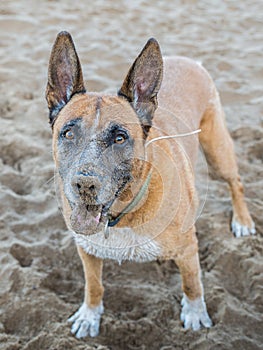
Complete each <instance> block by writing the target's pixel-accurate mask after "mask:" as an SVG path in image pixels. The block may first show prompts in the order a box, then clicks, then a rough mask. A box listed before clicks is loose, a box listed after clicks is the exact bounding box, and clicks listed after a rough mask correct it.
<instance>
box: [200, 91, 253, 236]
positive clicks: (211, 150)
mask: <svg viewBox="0 0 263 350" xmlns="http://www.w3.org/2000/svg"><path fill="white" fill-rule="evenodd" d="M200 128H201V133H200V135H199V140H200V143H201V145H202V147H203V149H204V152H205V154H206V158H207V161H208V163H209V164H210V165H211V167H212V168H213V169H214V170H215V171H216V173H217V174H218V175H219V176H220V177H221V178H222V179H224V180H225V181H227V182H228V184H229V188H230V193H231V196H232V204H233V218H232V223H231V228H232V231H233V233H234V235H235V236H236V237H240V236H247V235H249V234H254V233H255V225H254V222H253V220H252V218H251V216H250V214H249V211H248V208H247V205H246V202H245V198H244V193H243V185H242V182H241V180H240V176H239V173H238V167H237V161H236V157H235V153H234V145H233V141H232V139H231V137H230V135H229V132H228V130H227V128H226V125H225V116H224V112H223V109H222V106H221V103H220V98H219V95H218V93H217V91H216V89H215V88H214V91H213V96H212V99H211V100H210V102H209V106H208V108H207V110H206V112H205V114H204V116H203V118H202V120H201V124H200Z"/></svg>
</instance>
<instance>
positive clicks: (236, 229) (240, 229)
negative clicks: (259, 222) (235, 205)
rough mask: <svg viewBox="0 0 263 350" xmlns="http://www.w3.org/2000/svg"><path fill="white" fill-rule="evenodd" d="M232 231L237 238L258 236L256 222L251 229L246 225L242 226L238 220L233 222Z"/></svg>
mask: <svg viewBox="0 0 263 350" xmlns="http://www.w3.org/2000/svg"><path fill="white" fill-rule="evenodd" d="M231 229H232V232H233V234H234V235H235V237H243V236H249V235H255V234H256V229H255V224H254V222H253V223H252V226H251V228H249V227H248V226H246V225H241V224H240V223H239V222H238V221H237V220H232V223H231Z"/></svg>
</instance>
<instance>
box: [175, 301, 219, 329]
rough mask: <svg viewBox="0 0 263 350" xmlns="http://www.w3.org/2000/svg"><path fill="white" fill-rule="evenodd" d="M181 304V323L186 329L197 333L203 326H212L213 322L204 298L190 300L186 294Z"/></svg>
mask: <svg viewBox="0 0 263 350" xmlns="http://www.w3.org/2000/svg"><path fill="white" fill-rule="evenodd" d="M181 304H182V312H181V321H182V322H183V323H184V328H185V329H190V328H192V329H193V330H194V331H197V330H198V329H200V328H201V326H204V327H206V328H210V327H211V326H212V321H211V319H210V317H209V315H208V313H207V310H206V305H205V302H204V299H203V298H197V299H195V300H190V299H188V298H187V296H186V295H185V294H184V296H183V299H182V302H181Z"/></svg>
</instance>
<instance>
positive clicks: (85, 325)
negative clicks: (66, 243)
mask: <svg viewBox="0 0 263 350" xmlns="http://www.w3.org/2000/svg"><path fill="white" fill-rule="evenodd" d="M78 252H79V256H80V258H81V260H82V264H83V269H84V274H85V282H86V284H85V298H84V302H83V304H82V305H81V307H80V308H79V310H78V311H77V312H76V313H75V314H74V315H73V316H71V317H70V318H69V320H68V321H69V322H72V328H71V332H72V333H73V334H75V335H76V337H77V338H83V337H86V336H91V337H95V336H97V335H98V334H99V326H100V318H101V315H102V313H103V303H102V297H103V291H104V289H103V286H102V260H101V259H99V258H96V257H95V256H92V255H89V254H87V253H86V252H85V251H84V250H83V249H82V248H81V247H79V246H78Z"/></svg>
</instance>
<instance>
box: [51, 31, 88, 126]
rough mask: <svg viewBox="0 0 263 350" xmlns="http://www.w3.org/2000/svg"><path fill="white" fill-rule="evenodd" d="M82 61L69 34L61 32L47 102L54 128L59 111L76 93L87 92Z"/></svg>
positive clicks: (57, 41) (53, 53)
mask: <svg viewBox="0 0 263 350" xmlns="http://www.w3.org/2000/svg"><path fill="white" fill-rule="evenodd" d="M85 91H86V90H85V87H84V81H83V76H82V70H81V65H80V61H79V58H78V55H77V52H76V49H75V46H74V43H73V40H72V38H71V35H70V34H69V33H68V32H60V33H59V34H58V35H57V38H56V41H55V43H54V46H53V48H52V52H51V56H50V60H49V68H48V83H47V88H46V100H47V103H48V108H49V121H50V124H51V125H52V126H53V124H54V122H55V120H56V118H57V115H58V113H59V111H60V110H61V109H62V108H63V107H64V106H65V105H66V104H67V103H68V101H69V100H70V99H71V97H72V96H73V95H74V94H76V93H81V92H85Z"/></svg>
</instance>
